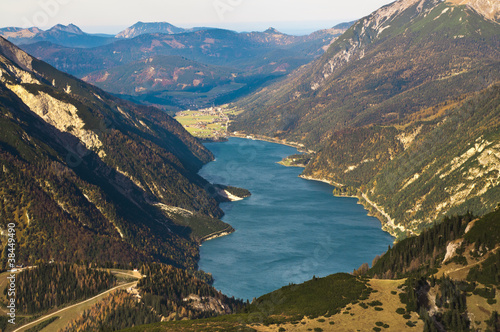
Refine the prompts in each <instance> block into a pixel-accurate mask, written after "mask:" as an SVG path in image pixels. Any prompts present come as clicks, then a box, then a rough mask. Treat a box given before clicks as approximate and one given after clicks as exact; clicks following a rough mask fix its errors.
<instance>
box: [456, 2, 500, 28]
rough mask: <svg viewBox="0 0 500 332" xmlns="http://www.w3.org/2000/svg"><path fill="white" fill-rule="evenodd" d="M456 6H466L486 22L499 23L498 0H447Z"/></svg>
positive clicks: (499, 5)
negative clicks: (485, 19) (484, 18)
mask: <svg viewBox="0 0 500 332" xmlns="http://www.w3.org/2000/svg"><path fill="white" fill-rule="evenodd" d="M448 2H449V3H452V4H454V5H457V6H464V5H465V6H468V7H470V8H472V9H474V10H475V11H476V12H477V13H479V14H481V15H482V16H484V17H486V18H487V19H488V20H491V21H494V22H497V23H500V1H498V0H449V1H448Z"/></svg>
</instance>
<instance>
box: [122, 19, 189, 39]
mask: <svg viewBox="0 0 500 332" xmlns="http://www.w3.org/2000/svg"><path fill="white" fill-rule="evenodd" d="M184 31H185V30H184V29H183V28H178V27H176V26H174V25H172V24H170V23H167V22H150V23H144V22H137V23H136V24H134V25H132V26H131V27H129V28H127V29H125V30H123V31H122V32H120V33H118V34H117V35H116V38H135V37H137V36H140V35H144V34H148V33H166V34H169V35H171V34H176V33H182V32H184Z"/></svg>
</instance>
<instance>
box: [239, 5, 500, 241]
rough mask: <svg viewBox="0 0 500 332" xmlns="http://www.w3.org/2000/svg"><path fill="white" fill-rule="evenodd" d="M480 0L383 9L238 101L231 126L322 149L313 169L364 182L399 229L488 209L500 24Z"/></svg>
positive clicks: (494, 180)
mask: <svg viewBox="0 0 500 332" xmlns="http://www.w3.org/2000/svg"><path fill="white" fill-rule="evenodd" d="M470 3H471V4H470V5H469V4H467V5H456V4H453V3H448V2H441V1H437V0H419V1H417V0H401V1H396V2H394V3H392V4H390V5H387V6H384V7H382V8H381V9H379V10H378V11H376V12H374V13H372V14H371V15H369V16H367V17H365V18H363V19H361V20H359V21H358V22H356V23H355V24H354V25H353V26H351V28H349V30H347V31H346V32H345V33H344V34H343V35H342V36H340V37H339V38H338V39H336V40H335V41H334V42H333V43H332V45H331V46H330V47H329V49H328V50H327V51H326V53H325V54H324V55H323V56H322V57H321V58H319V59H318V60H316V61H314V62H312V63H310V64H308V65H306V66H303V67H302V68H300V69H298V70H296V71H295V72H293V73H292V74H291V75H289V77H288V78H287V79H285V80H284V81H282V82H280V83H279V84H275V85H271V86H268V87H265V88H264V89H261V90H260V91H257V92H256V93H254V94H252V95H250V96H248V97H246V98H244V99H242V100H239V101H238V102H237V103H235V105H236V106H238V107H239V108H241V109H243V110H245V112H243V113H242V114H241V115H240V116H239V117H238V118H237V119H236V121H235V122H233V123H232V126H231V128H230V130H232V131H241V132H245V133H247V134H257V135H264V136H268V137H274V138H277V139H285V140H287V141H293V142H299V143H301V144H304V145H305V146H306V148H308V149H310V150H315V151H317V153H315V154H314V155H313V157H312V160H311V162H310V163H309V164H308V165H307V167H306V169H305V170H304V173H303V176H305V177H312V178H317V179H324V180H327V181H330V182H331V183H333V184H336V185H337V186H338V187H342V188H343V189H342V188H341V190H340V192H351V193H352V192H354V193H356V192H357V195H358V196H359V197H360V199H361V200H362V202H364V204H365V206H366V207H367V208H369V209H370V210H371V212H372V213H373V214H375V215H377V216H379V218H380V219H381V220H382V221H383V224H384V229H386V230H388V231H390V232H391V233H392V234H394V235H395V236H398V237H405V236H407V235H408V234H411V233H417V234H418V233H420V232H421V230H422V228H425V227H428V226H429V225H430V223H432V222H433V220H436V219H439V218H440V217H442V216H443V215H444V214H446V213H465V212H467V210H468V209H469V210H471V211H475V212H476V213H484V212H485V211H487V210H489V209H491V208H492V207H494V206H495V205H496V204H497V202H496V200H497V199H496V198H495V197H498V184H499V173H498V159H499V158H500V154H499V147H500V146H499V137H498V128H499V127H498V123H499V121H500V120H499V114H500V113H499V111H498V107H499V106H498V105H499V103H498V83H499V79H498V78H499V77H500V75H499V74H500V38H499V36H500V25H499V24H498V23H497V22H493V21H491V20H490V19H489V18H487V17H485V16H483V15H482V14H481V13H479V12H478V11H477V10H476V9H475V7H473V5H474V6H475V4H478V3H482V4H487V3H488V2H487V1H486V0H485V1H482V2H475V1H471V2H470ZM471 6H472V7H471ZM486 119H487V120H486ZM472 174H474V175H472Z"/></svg>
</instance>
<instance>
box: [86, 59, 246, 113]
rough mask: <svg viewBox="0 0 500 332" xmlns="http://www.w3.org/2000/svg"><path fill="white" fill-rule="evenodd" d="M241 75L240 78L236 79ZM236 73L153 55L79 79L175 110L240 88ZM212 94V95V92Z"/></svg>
mask: <svg viewBox="0 0 500 332" xmlns="http://www.w3.org/2000/svg"><path fill="white" fill-rule="evenodd" d="M240 76H241V78H240ZM244 79H245V78H244V76H243V75H242V73H241V72H240V71H239V70H236V69H234V68H226V67H219V66H212V65H204V64H201V63H199V62H196V61H191V60H188V59H186V58H183V57H180V56H166V55H165V56H164V55H159V56H153V57H151V58H149V59H146V60H140V61H134V62H131V63H128V64H126V65H122V66H118V67H114V68H111V69H108V70H101V71H97V72H92V73H90V74H89V75H87V76H85V77H83V78H82V80H83V81H85V82H87V83H91V84H94V85H96V86H98V87H100V88H102V89H104V90H106V91H108V92H111V93H114V94H117V95H121V96H127V97H128V98H131V99H132V100H136V101H140V102H142V103H150V104H159V107H161V105H169V104H170V105H176V106H177V107H178V108H179V109H186V108H191V107H192V105H193V103H194V104H197V105H211V104H212V103H213V102H215V100H216V99H217V98H218V97H219V94H220V93H221V91H226V93H229V92H231V91H237V90H239V89H241V87H242V83H241V82H243V81H244ZM212 91H213V92H212Z"/></svg>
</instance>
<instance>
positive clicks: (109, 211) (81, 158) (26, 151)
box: [0, 40, 229, 269]
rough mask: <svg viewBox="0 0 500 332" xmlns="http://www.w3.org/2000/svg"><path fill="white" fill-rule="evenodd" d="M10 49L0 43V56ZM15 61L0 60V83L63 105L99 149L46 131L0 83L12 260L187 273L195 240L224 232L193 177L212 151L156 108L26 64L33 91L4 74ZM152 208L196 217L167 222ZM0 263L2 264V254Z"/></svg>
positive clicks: (0, 146)
mask: <svg viewBox="0 0 500 332" xmlns="http://www.w3.org/2000/svg"><path fill="white" fill-rule="evenodd" d="M11 49H14V50H15V46H13V45H11V44H9V43H8V42H5V41H3V40H0V53H2V52H5V53H6V54H9V55H10V54H11V53H9V52H11V51H10V50H11ZM5 50H7V51H5ZM19 52H21V51H19ZM2 54H3V53H2ZM14 60H15V61H20V60H16V59H14ZM15 61H14V62H12V61H11V60H9V56H6V57H5V58H4V57H2V60H1V61H0V67H1V68H2V72H3V73H4V74H3V75H2V80H4V81H5V82H9V84H13V85H18V86H20V87H22V88H24V89H26V90H27V91H28V92H29V93H31V94H32V95H33V96H42V95H43V94H46V95H49V96H51V97H52V98H55V99H57V100H59V101H60V102H64V103H68V104H70V105H73V106H74V107H75V108H76V109H77V114H78V116H79V117H80V118H81V119H82V120H83V121H84V122H85V127H84V128H85V129H86V130H90V131H92V132H94V133H95V134H96V135H97V137H98V138H99V140H100V141H101V142H102V143H103V146H102V147H101V148H96V149H94V150H95V151H94V150H92V149H90V150H89V149H87V148H85V147H84V146H83V145H82V143H81V142H80V141H79V140H78V139H77V138H76V137H74V136H72V135H71V134H70V132H72V131H73V130H74V128H72V127H71V126H70V127H68V130H67V131H68V132H61V131H59V130H56V129H55V128H54V127H52V126H51V125H49V124H48V123H46V122H45V121H43V120H42V119H41V118H40V117H38V116H36V115H35V114H34V113H33V112H32V111H31V110H30V109H29V108H28V107H27V106H26V105H25V104H24V103H23V102H22V101H21V100H20V99H19V98H18V97H17V96H16V95H15V94H14V93H13V92H12V91H10V90H9V88H8V87H7V85H5V84H3V81H2V84H0V111H1V113H0V129H1V130H0V155H1V156H2V158H1V159H0V164H1V165H0V192H1V193H2V199H1V200H0V216H1V218H0V227H1V228H2V229H4V230H5V229H6V228H7V224H8V223H11V222H12V223H14V224H15V225H16V240H17V248H18V252H19V254H18V256H17V263H19V264H26V265H32V264H36V263H39V262H48V261H50V260H52V259H54V260H56V261H64V262H81V263H85V262H89V263H92V264H94V265H99V266H121V267H131V266H135V267H137V266H139V265H140V263H142V262H148V261H158V262H164V263H168V264H172V265H175V266H178V267H186V268H189V269H196V262H197V260H198V248H197V242H198V240H199V239H200V238H203V237H204V236H206V235H208V234H212V233H214V232H217V231H223V230H226V229H228V227H229V226H228V225H227V224H225V223H222V222H220V220H217V219H216V218H218V217H220V216H222V210H220V208H219V207H218V199H217V197H215V196H213V193H212V192H213V191H214V190H213V187H212V186H211V185H210V184H209V183H208V182H206V181H205V180H204V179H202V178H201V177H199V176H198V175H197V174H196V173H197V171H198V170H199V168H200V167H201V166H202V165H203V163H204V162H208V161H210V160H211V159H212V158H213V156H212V154H211V153H210V152H209V151H208V150H206V149H205V148H204V147H203V146H202V145H201V144H200V143H199V142H198V141H197V140H196V139H195V138H193V137H192V136H190V135H189V134H188V133H187V132H186V131H185V130H184V129H183V128H182V126H180V125H179V124H178V123H177V122H176V121H175V120H173V119H172V118H171V117H169V116H168V115H166V114H165V113H163V112H161V111H159V110H158V109H154V108H149V107H144V106H139V105H134V104H131V103H127V102H125V101H121V100H119V99H116V98H115V97H112V96H111V95H109V94H107V93H105V92H103V91H101V90H99V89H97V88H95V87H92V86H90V85H88V84H86V83H84V82H82V81H78V80H76V79H75V78H74V77H71V76H69V75H67V74H64V73H61V72H59V71H57V70H55V69H54V68H52V67H50V66H49V65H47V64H45V63H43V62H41V61H38V60H36V59H32V60H31V61H32V66H33V68H34V71H36V73H35V72H33V73H31V75H33V76H34V77H37V79H39V80H40V81H41V82H42V84H40V85H38V84H24V83H21V82H20V80H19V78H18V77H17V76H16V74H15V73H14V72H11V71H10V69H9V68H11V67H9V66H14V67H15V66H17V64H16V63H15ZM12 68H13V67H12ZM19 70H21V69H19ZM49 82H58V84H56V85H55V86H53V85H52V84H51V83H49ZM66 86H71V89H72V90H71V91H72V93H71V94H67V93H65V92H63V91H62V90H63V88H64V87H66ZM103 153H104V154H105V157H104V154H103ZM98 154H100V155H101V157H99V156H98ZM210 189H212V190H210ZM211 191H212V192H211ZM156 203H162V204H165V205H169V206H176V207H181V208H184V209H188V210H190V211H193V212H195V213H196V215H197V216H199V217H198V218H193V219H191V220H188V223H187V224H176V221H175V220H173V219H172V218H170V216H169V215H168V214H167V213H165V211H163V210H162V209H161V208H160V207H158V206H157V205H156ZM194 230H196V232H197V233H196V236H191V234H192V233H194ZM2 257H3V258H2V260H3V263H2V264H5V257H6V252H5V250H4V253H3V256H2ZM2 267H3V268H5V266H4V265H3V266H2Z"/></svg>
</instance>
